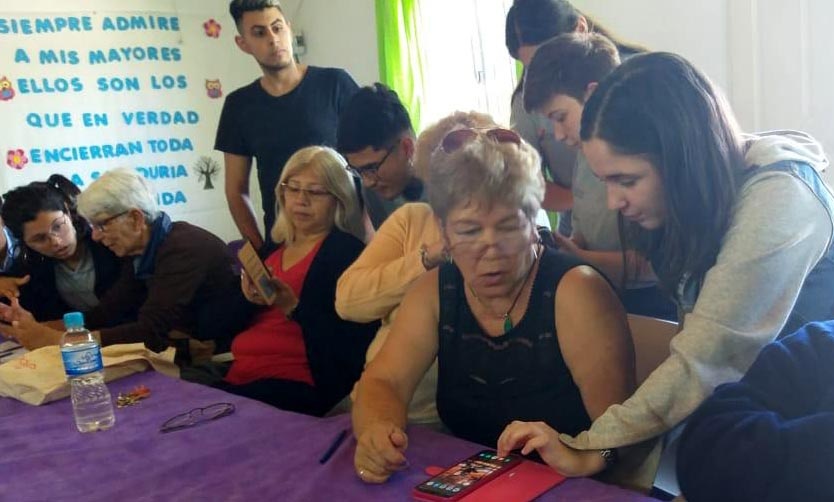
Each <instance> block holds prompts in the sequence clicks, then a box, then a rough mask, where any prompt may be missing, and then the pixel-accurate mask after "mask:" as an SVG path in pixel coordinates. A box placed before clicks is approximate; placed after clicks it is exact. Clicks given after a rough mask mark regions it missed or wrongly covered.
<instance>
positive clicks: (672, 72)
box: [580, 52, 744, 291]
mask: <svg viewBox="0 0 834 502" xmlns="http://www.w3.org/2000/svg"><path fill="white" fill-rule="evenodd" d="M580 136H581V138H582V141H589V140H591V139H594V138H598V139H601V140H603V141H605V142H606V143H607V144H608V146H609V148H610V149H611V150H612V151H613V152H614V153H616V154H619V155H635V156H640V157H643V158H645V159H646V160H648V161H649V162H650V163H651V164H652V166H653V167H654V169H656V170H657V173H658V175H659V177H660V179H661V182H662V184H663V193H664V201H665V204H666V210H667V215H666V220H665V223H664V225H663V226H662V227H661V228H659V229H657V230H655V231H646V230H644V229H642V228H641V227H639V226H638V225H636V224H633V223H629V224H628V226H627V228H626V230H627V235H628V236H629V237H631V238H634V239H635V244H636V248H637V249H638V251H641V252H643V254H644V255H645V256H650V257H654V258H656V260H655V261H654V263H653V264H654V265H655V271H656V272H657V274H658V277H659V278H660V279H661V281H662V284H663V286H664V287H665V288H667V289H668V290H670V291H674V290H675V288H676V287H677V284H678V283H679V282H680V280H681V278H682V277H683V275H684V274H686V273H690V274H692V275H693V277H695V278H696V279H702V278H703V276H704V274H706V272H707V270H709V268H710V267H712V266H713V265H714V264H715V260H716V257H717V255H718V252H719V250H720V247H721V240H722V239H723V237H724V234H725V233H726V232H727V228H728V227H729V225H730V220H731V217H732V211H733V207H734V204H735V202H736V197H737V193H738V186H739V181H740V179H741V176H742V175H743V172H744V156H743V152H742V146H741V133H740V130H739V128H738V125H737V123H736V121H735V117H734V116H733V113H732V111H731V110H730V107H729V105H728V104H727V102H726V100H725V98H724V96H723V95H722V93H721V92H720V91H719V90H718V89H717V88H715V87H714V86H713V84H712V82H710V80H709V79H708V78H707V77H706V76H705V75H704V74H702V73H701V72H700V71H698V70H697V69H696V68H695V67H693V66H692V64H691V63H689V62H688V61H686V60H685V59H684V58H682V57H680V56H677V55H675V54H669V53H661V52H657V53H650V54H642V55H638V56H634V57H632V58H630V59H629V60H627V61H625V62H624V63H623V64H622V65H620V66H619V67H618V68H617V69H615V70H614V71H613V72H612V73H611V74H610V75H609V76H608V77H607V78H605V79H604V80H603V81H602V82H601V83H600V84H599V87H597V89H596V91H595V92H594V93H593V94H592V95H591V97H590V99H588V101H587V102H586V103H585V109H584V111H583V113H582V130H581V133H580ZM625 244H626V243H624V248H625V247H627V246H626V245H625ZM658 260H659V261H658Z"/></svg>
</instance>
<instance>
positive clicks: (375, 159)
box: [337, 83, 425, 228]
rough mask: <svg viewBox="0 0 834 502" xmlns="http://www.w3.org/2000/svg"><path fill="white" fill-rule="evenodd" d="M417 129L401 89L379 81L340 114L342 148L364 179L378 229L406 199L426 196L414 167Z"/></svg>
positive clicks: (368, 207)
mask: <svg viewBox="0 0 834 502" xmlns="http://www.w3.org/2000/svg"><path fill="white" fill-rule="evenodd" d="M414 143H415V137H414V128H413V127H412V125H411V118H410V117H409V115H408V111H407V110H406V109H405V107H404V106H403V104H402V102H400V98H399V97H398V96H397V93H396V92H394V91H392V90H391V89H389V88H388V87H386V86H384V85H382V84H380V83H375V84H373V85H370V86H367V87H362V88H361V89H359V91H358V92H357V93H356V94H355V95H354V96H353V98H352V99H351V100H350V102H348V104H347V106H346V107H345V110H344V111H343V112H342V115H341V117H340V118H339V130H338V141H337V149H338V150H339V152H340V153H341V154H342V155H344V156H345V158H346V159H347V161H348V166H349V169H350V170H351V171H352V172H353V174H354V175H356V176H357V177H359V178H360V179H361V180H362V185H363V186H364V188H365V190H363V198H364V200H365V209H366V210H367V212H368V216H370V218H371V223H372V224H373V226H374V228H379V226H380V225H381V224H382V222H383V221H385V219H386V218H387V217H388V215H389V214H391V213H392V212H393V211H394V210H395V209H397V208H398V207H400V206H401V205H403V204H404V203H406V202H417V201H424V200H425V197H424V191H423V182H422V180H420V179H419V178H418V177H417V176H416V175H415V172H414V165H413V159H414Z"/></svg>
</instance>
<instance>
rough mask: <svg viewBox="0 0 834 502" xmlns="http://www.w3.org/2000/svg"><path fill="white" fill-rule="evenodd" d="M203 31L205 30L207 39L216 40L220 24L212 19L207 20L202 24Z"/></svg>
mask: <svg viewBox="0 0 834 502" xmlns="http://www.w3.org/2000/svg"><path fill="white" fill-rule="evenodd" d="M203 29H204V30H206V36H207V37H211V38H217V37H219V36H220V23H218V22H217V21H215V20H214V19H209V20H208V21H206V22H205V23H203Z"/></svg>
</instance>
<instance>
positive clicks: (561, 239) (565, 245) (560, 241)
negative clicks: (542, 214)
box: [553, 232, 583, 255]
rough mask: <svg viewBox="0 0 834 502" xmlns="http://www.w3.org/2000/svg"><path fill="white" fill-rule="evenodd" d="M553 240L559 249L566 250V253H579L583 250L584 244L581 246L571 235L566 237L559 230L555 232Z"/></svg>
mask: <svg viewBox="0 0 834 502" xmlns="http://www.w3.org/2000/svg"><path fill="white" fill-rule="evenodd" d="M553 241H554V242H555V243H556V246H557V247H558V248H559V249H561V250H562V251H565V252H566V253H570V254H572V255H578V254H579V253H580V252H581V251H583V249H582V246H580V245H579V243H578V242H577V241H575V240H574V239H573V238H571V237H565V236H564V235H562V234H560V233H559V232H553Z"/></svg>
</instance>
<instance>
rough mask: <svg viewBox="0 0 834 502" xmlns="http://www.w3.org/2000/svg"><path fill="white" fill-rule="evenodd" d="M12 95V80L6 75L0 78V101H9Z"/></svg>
mask: <svg viewBox="0 0 834 502" xmlns="http://www.w3.org/2000/svg"><path fill="white" fill-rule="evenodd" d="M13 97H14V89H13V88H12V81H11V80H9V79H8V78H6V77H3V78H0V101H9V100H10V99H12V98H13Z"/></svg>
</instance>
